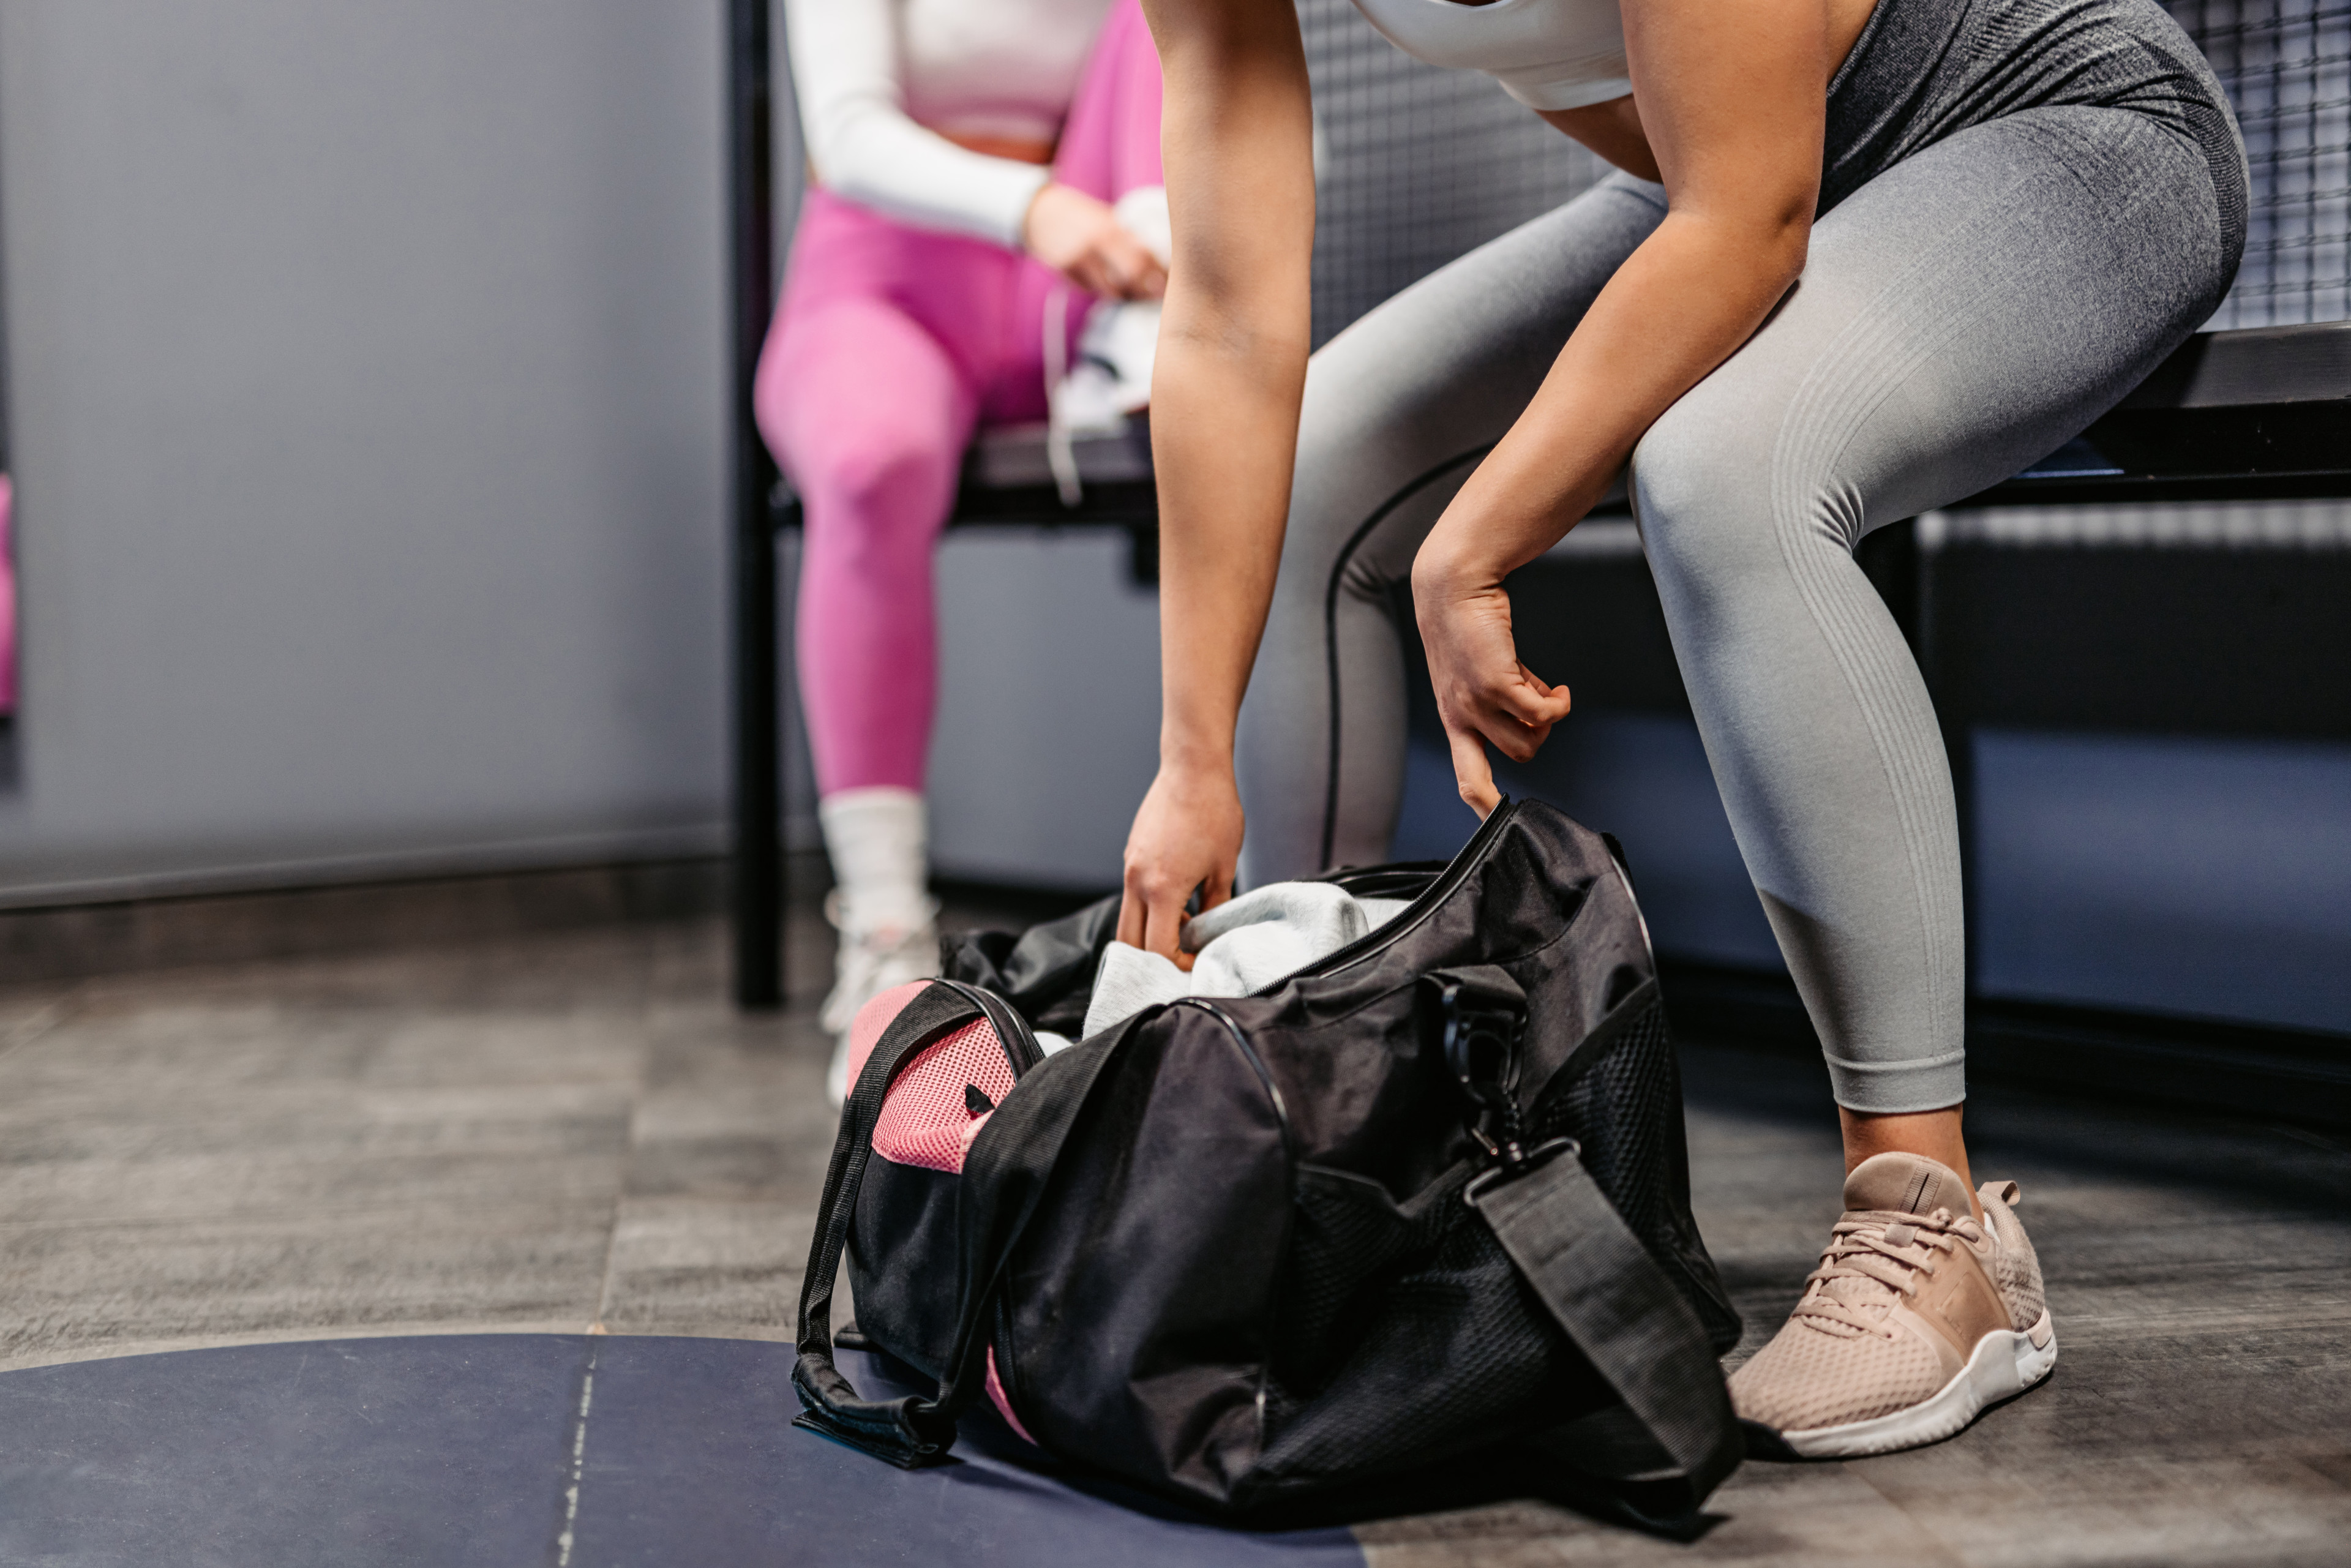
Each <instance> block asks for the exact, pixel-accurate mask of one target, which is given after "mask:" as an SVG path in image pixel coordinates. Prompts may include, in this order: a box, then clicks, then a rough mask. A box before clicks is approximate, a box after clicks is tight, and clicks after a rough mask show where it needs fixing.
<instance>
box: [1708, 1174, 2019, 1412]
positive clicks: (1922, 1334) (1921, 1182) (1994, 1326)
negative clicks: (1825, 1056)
mask: <svg viewBox="0 0 2351 1568" xmlns="http://www.w3.org/2000/svg"><path fill="white" fill-rule="evenodd" d="M1977 1197H1978V1198H1979V1200H1980V1202H1981V1203H1982V1205H1983V1211H1984V1218H1985V1220H1987V1221H1988V1222H1989V1226H1988V1227H1987V1226H1986V1225H1984V1224H1979V1223H1978V1222H1977V1221H1976V1219H1975V1218H1974V1217H1973V1216H1972V1215H1971V1214H1970V1212H1969V1207H1968V1199H1967V1187H1966V1186H1965V1185H1964V1184H1963V1183H1962V1182H1961V1181H1960V1180H1959V1176H1958V1175H1957V1174H1956V1173H1955V1172H1953V1171H1951V1170H1950V1169H1949V1168H1948V1167H1946V1166H1940V1165H1938V1164H1937V1163H1936V1162H1934V1161H1933V1160H1929V1159H1925V1158H1922V1157H1920V1156H1919V1155H1874V1156H1872V1157H1871V1158H1869V1159H1866V1160H1864V1161H1863V1162H1862V1163H1861V1164H1860V1165H1859V1166H1856V1167H1855V1170H1854V1172H1853V1174H1852V1175H1851V1176H1847V1177H1845V1180H1844V1206H1845V1215H1844V1218H1842V1219H1840V1220H1838V1221H1837V1225H1836V1230H1835V1233H1834V1236H1833V1237H1832V1238H1831V1239H1830V1241H1829V1246H1828V1249H1827V1250H1826V1251H1824V1252H1823V1253H1822V1254H1821V1266H1820V1267H1819V1268H1817V1269H1815V1270H1813V1274H1812V1278H1811V1279H1810V1280H1808V1281H1805V1285H1804V1294H1803V1297H1802V1299H1801V1300H1800V1301H1797V1303H1796V1310H1795V1312H1794V1313H1793V1314H1792V1315H1791V1316H1790V1317H1789V1319H1788V1322H1787V1324H1786V1326H1784V1327H1782V1329H1781V1330H1780V1332H1779V1333H1778V1334H1776V1335H1775V1336H1773V1338H1772V1340H1771V1343H1769V1344H1767V1345H1765V1346H1764V1347H1763V1348H1762V1350H1761V1351H1760V1352H1758V1353H1757V1354H1756V1355H1755V1358H1754V1359H1753V1360H1752V1361H1750V1362H1749V1363H1748V1364H1746V1365H1744V1366H1742V1367H1740V1369H1739V1370H1738V1371H1737V1372H1735V1373H1733V1374H1732V1375H1731V1378H1730V1401H1731V1404H1732V1406H1733V1407H1734V1408H1736V1409H1737V1411H1738V1413H1739V1416H1740V1420H1742V1421H1743V1422H1745V1423H1747V1424H1748V1429H1749V1436H1750V1452H1753V1453H1755V1454H1756V1455H1758V1456H1759V1457H1765V1458H1789V1457H1791V1456H1792V1455H1793V1456H1800V1457H1802V1458H1855V1457H1856V1456H1859V1455H1863V1454H1884V1453H1889V1452H1891V1451H1893V1450H1894V1449H1896V1448H1917V1447H1918V1446H1919V1445H1921V1444H1924V1443H1936V1442H1940V1441H1941V1440H1942V1439H1943V1438H1945V1437H1950V1436H1951V1435H1952V1434H1953V1433H1956V1432H1958V1431H1959V1430H1960V1429H1961V1428H1962V1427H1966V1426H1967V1425H1968V1423H1969V1422H1970V1421H1973V1420H1974V1419H1975V1418H1976V1417H1977V1416H1979V1415H1981V1414H1982V1413H1983V1412H1984V1411H1985V1410H1986V1409H1988V1408H1989V1407H1991V1406H1994V1405H1997V1404H1999V1403H2000V1402H2001V1401H2002V1400H2004V1399H2012V1398H2014V1397H2015V1396H2018V1395H2020V1394H2022V1393H2023V1392H2024V1391H2025V1390H2026V1389H2028V1388H2030V1387H2032V1385H2034V1384H2036V1383H2039V1382H2040V1381H2041V1380H2042V1379H2043V1378H2044V1377H2046V1376H2048V1375H2049V1369H2050V1368H2051V1367H2052V1366H2053V1365H2055V1364H2056V1362H2057V1334H2056V1331H2055V1330H2054V1329H2053V1327H2052V1326H2051V1325H2050V1322H2049V1309H2048V1305H2047V1302H2046V1301H2045V1299H2044V1297H2043V1291H2042V1286H2041V1264H2040V1260H2038V1259H2036V1258H2035V1257H2034V1256H2033V1254H2032V1242H2030V1241H2028V1240H2027V1239H2025V1235H2024V1227H2023V1226H2022V1224H2021V1223H2019V1222H2018V1220H2017V1218H2016V1213H2015V1204H2016V1201H2017V1197H2018V1193H2017V1187H2016V1184H2015V1183H2014V1182H1986V1183H1985V1184H1984V1185H1983V1186H1982V1187H1981V1188H1980V1190H1979V1191H1978V1193H1977ZM1759 1428H1761V1430H1758V1429H1759Z"/></svg>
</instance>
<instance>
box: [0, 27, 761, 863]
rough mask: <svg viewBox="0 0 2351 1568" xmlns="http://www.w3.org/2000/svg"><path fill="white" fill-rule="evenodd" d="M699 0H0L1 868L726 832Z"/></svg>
mask: <svg viewBox="0 0 2351 1568" xmlns="http://www.w3.org/2000/svg"><path fill="white" fill-rule="evenodd" d="M722 9H723V8H722V6H721V5H719V4H718V0H374V3H373V4H370V5H318V4H315V3H313V0H201V3H199V0H9V3H8V4H7V5H5V7H0V202H5V206H0V238H5V274H0V276H5V288H6V311H7V319H8V323H9V327H10V340H11V341H10V350H11V352H10V356H9V358H10V361H11V362H10V364H9V366H8V371H9V375H10V379H11V385H10V388H9V392H10V395H9V397H8V399H7V402H8V406H9V408H10V411H11V413H12V415H13V419H14V426H15V428H14V432H13V434H14V441H13V447H14V454H13V455H14V459H15V464H16V479H17V486H18V488H17V495H18V497H19V500H18V518H19V525H18V526H19V538H20V541H21V542H20V547H19V560H20V564H21V566H22V569H23V573H22V575H23V585H24V628H25V636H26V647H25V655H24V674H25V692H24V702H23V712H22V718H21V721H20V728H19V733H18V735H17V737H16V739H17V741H18V772H17V778H16V782H15V784H14V786H13V788H9V789H5V790H0V900H7V901H14V902H25V901H27V900H32V899H41V898H53V897H57V896H62V895H77V894H90V893H98V892H105V891H110V890H121V889H124V888H130V887H158V886H169V885H195V884H214V885H216V884H219V883H234V882H235V881H238V880H241V879H242V880H259V881H292V880H301V879H305V878H311V877H319V876H329V875H348V874H353V873H371V872H377V871H384V870H396V869H423V868H426V867H437V866H448V865H464V866H474V865H494V864H515V863H528V862H533V861H567V860H568V861H580V860H593V859H599V858H606V857H611V856H616V855H631V854H650V853H664V852H676V851H679V850H685V849H703V850H706V849H715V848H716V847H717V846H718V845H719V843H720V842H721V835H720V831H719V821H720V816H721V812H722V808H723V801H724V765H725V744H724V733H723V728H722V722H721V721H722V715H723V711H724V706H723V705H724V691H725V688H724V679H723V676H724V665H723V658H722V653H723V637H724V630H725V626H724V614H723V612H724V605H725V603H726V599H725V593H724V579H723V561H724V555H723V548H722V547H723V544H724V539H725V504H724V503H725V495H724V485H725V473H726V429H725V403H724V400H725V389H726V344H725V340H724V331H725V317H724V308H723V289H724V270H723V267H724V263H723V255H722V250H721V241H722V235H723V228H724V224H723V213H722V209H721V183H720V179H721V172H722V163H721V148H722V141H721V114H722V106H721V101H720V88H721V82H722V77H721V61H722V45H721V40H720V19H721V16H722Z"/></svg>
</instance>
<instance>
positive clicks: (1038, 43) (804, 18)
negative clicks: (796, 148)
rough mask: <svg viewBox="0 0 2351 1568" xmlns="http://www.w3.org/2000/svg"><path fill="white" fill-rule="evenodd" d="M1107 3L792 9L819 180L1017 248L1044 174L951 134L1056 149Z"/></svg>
mask: <svg viewBox="0 0 2351 1568" xmlns="http://www.w3.org/2000/svg"><path fill="white" fill-rule="evenodd" d="M1108 9H1109V0H788V3H787V5H786V8H785V26H786V27H787V29H788V32H789V37H790V39H791V49H792V85H793V88H794V89H795V90H796V91H797V92H798V94H799V110H800V127H801V130H802V131H803V133H804V134H805V136H806V137H807V140H808V148H809V157H810V162H812V163H814V164H815V165H816V173H817V178H818V179H819V180H820V182H822V183H824V185H825V186H826V187H827V188H828V189H830V190H831V191H832V192H833V193H836V194H838V195H841V196H844V197H846V198H848V199H849V200H851V201H853V202H856V203H858V204H861V205H864V206H868V207H872V208H873V209H874V210H875V211H877V212H881V213H885V214H888V215H890V216H891V217H893V218H897V219H899V220H900V221H902V222H904V223H908V224H913V225H917V226H919V227H923V228H932V229H945V230H947V231H949V232H951V233H956V234H967V235H977V236H978V237H980V238H982V239H989V240H994V241H995V242H996V243H997V244H998V245H1002V246H1009V247H1012V248H1016V249H1017V248H1019V245H1020V225H1021V222H1022V220H1023V219H1024V218H1026V217H1027V215H1028V213H1029V203H1030V202H1031V201H1033V200H1034V199H1035V198H1036V195H1037V193H1038V192H1039V191H1040V190H1041V189H1042V188H1043V187H1044V185H1045V183H1046V181H1047V179H1048V178H1049V175H1048V172H1047V171H1046V170H1045V169H1043V168H1042V167H1040V166H1039V165H1036V164H1031V163H1023V162H1019V161H1018V160H1015V159H1010V158H991V157H988V156H987V155H986V154H984V153H978V152H969V151H967V150H966V149H964V148H961V147H958V146H956V144H955V143H954V142H952V141H948V140H947V139H946V136H943V135H941V134H939V133H940V132H941V131H947V132H951V133H954V134H957V135H965V136H975V137H977V136H987V137H1001V138H1007V139H1014V140H1019V141H1035V142H1039V143H1050V142H1051V141H1054V139H1055V138H1056V137H1058V136H1059V135H1060V134H1061V120H1062V118H1063V117H1064V116H1065V115H1066V114H1067V113H1068V112H1069V108H1070V99H1071V98H1072V97H1073V96H1074V95H1075V94H1076V92H1077V87H1078V78H1079V75H1080V74H1081V72H1082V71H1083V70H1084V69H1085V64H1086V57H1087V54H1088V53H1089V51H1091V50H1092V47H1093V42H1094V35H1095V34H1097V33H1098V32H1100V31H1101V30H1102V16H1103V14H1104V13H1105V12H1106V11H1108Z"/></svg>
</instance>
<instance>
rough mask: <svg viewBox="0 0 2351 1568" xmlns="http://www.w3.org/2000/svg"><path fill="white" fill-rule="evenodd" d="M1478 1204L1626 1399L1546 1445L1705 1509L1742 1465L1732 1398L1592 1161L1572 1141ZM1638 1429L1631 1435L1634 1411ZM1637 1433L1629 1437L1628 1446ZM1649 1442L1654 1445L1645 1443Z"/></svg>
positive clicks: (1534, 1285) (1676, 1504)
mask: <svg viewBox="0 0 2351 1568" xmlns="http://www.w3.org/2000/svg"><path fill="white" fill-rule="evenodd" d="M1469 1201H1470V1204H1471V1205H1472V1207H1475V1208H1476V1209H1477V1210H1478V1212H1479V1214H1481V1215H1483V1216H1484V1217H1485V1219H1486V1223H1487V1224H1488V1225H1489V1226H1491V1227H1492V1228H1493V1231H1494V1235H1495V1236H1496V1237H1497V1238H1498V1239H1499V1240H1500V1241H1501V1243H1502V1249H1503V1250H1504V1251H1505V1252H1507V1253H1509V1254H1510V1261H1511V1262H1512V1263H1514V1264H1516V1265H1517V1266H1518V1270H1519V1273H1520V1276H1521V1277H1523V1278H1524V1279H1525V1281H1526V1282H1527V1284H1528V1286H1529V1287H1530V1288H1531V1289H1532V1290H1533V1291H1534V1293H1535V1294H1536V1296H1537V1297H1539V1298H1540V1299H1541V1301H1542V1304H1543V1306H1544V1308H1545V1309H1546V1310H1547V1311H1549V1312H1550V1313H1551V1315H1552V1319H1553V1320H1554V1321H1556V1322H1558V1324H1559V1326H1560V1327H1561V1328H1562V1329H1564V1330H1565V1331H1567V1336H1568V1337H1569V1338H1570V1339H1571V1340H1573V1341H1574V1342H1575V1346H1576V1348H1577V1349H1578V1350H1580V1351H1582V1352H1583V1354H1584V1357H1585V1359H1587V1360H1588V1361H1590V1362H1591V1363H1592V1364H1593V1368H1594V1369H1595V1370H1596V1371H1598V1372H1599V1374H1600V1375H1601V1376H1602V1377H1603V1378H1604V1379H1606V1380H1607V1383H1608V1385H1609V1386H1610V1387H1611V1388H1613V1389H1614V1390H1615V1391H1616V1394H1617V1396H1618V1397H1619V1398H1621V1399H1622V1400H1623V1401H1624V1404H1623V1406H1622V1407H1621V1409H1619V1408H1617V1407H1614V1406H1612V1407H1611V1408H1609V1409H1607V1410H1604V1411H1602V1412H1600V1413H1599V1415H1598V1416H1593V1417H1588V1418H1586V1420H1584V1421H1579V1422H1574V1423H1570V1424H1569V1425H1568V1426H1565V1427H1560V1428H1558V1429H1556V1430H1555V1431H1554V1432H1552V1434H1550V1435H1549V1436H1548V1437H1547V1438H1546V1440H1545V1446H1546V1447H1549V1448H1553V1449H1554V1450H1558V1451H1562V1452H1563V1454H1564V1455H1565V1456H1567V1457H1570V1458H1573V1460H1574V1461H1575V1462H1577V1463H1578V1464H1579V1465H1580V1466H1581V1467H1582V1468H1583V1469H1587V1470H1590V1471H1591V1472H1592V1473H1594V1474H1597V1475H1600V1476H1603V1477H1605V1478H1607V1479H1615V1480H1620V1481H1625V1482H1629V1483H1639V1484H1640V1485H1641V1487H1642V1490H1643V1493H1644V1495H1648V1496H1656V1497H1657V1498H1660V1499H1661V1500H1663V1502H1664V1504H1665V1507H1664V1508H1663V1509H1661V1510H1660V1511H1662V1512H1667V1513H1676V1514H1678V1513H1687V1512H1689V1511H1692V1510H1695V1509H1696V1508H1697V1507H1698V1504H1699V1503H1701V1502H1703V1501H1704V1500H1706V1497H1707V1494H1708V1493H1709V1492H1711V1491H1712V1490H1714V1489H1715V1488H1716V1487H1717V1486H1718V1485H1719V1484H1720V1483H1721V1482H1722V1480H1723V1479H1725V1478H1726V1477H1728V1476H1729V1474H1730V1472H1731V1471H1732V1470H1734V1469H1738V1468H1739V1460H1740V1454H1741V1450H1742V1448H1743V1443H1742V1440H1741V1438H1740V1430H1739V1424H1738V1422H1737V1420H1736V1419H1735V1418H1734V1417H1733V1416H1732V1415H1731V1409H1730V1393H1729V1388H1728V1387H1726V1386H1725V1385H1724V1383H1723V1379H1722V1369H1721V1367H1720V1366H1719V1364H1717V1362H1716V1361H1715V1358H1714V1352H1713V1350H1712V1349H1711V1348H1710V1347H1709V1346H1708V1343H1707V1338H1706V1332H1705V1330H1704V1329H1703V1328H1702V1327H1700V1326H1699V1323H1698V1314H1697V1313H1696V1312H1692V1311H1691V1310H1690V1307H1689V1303H1688V1302H1687V1301H1684V1300H1683V1299H1682V1295H1681V1292H1680V1291H1677V1290H1675V1289H1674V1287H1673V1284H1672V1282H1671V1281H1668V1280H1667V1278H1666V1275H1665V1271H1664V1270H1661V1269H1659V1268H1658V1267H1657V1264H1656V1260H1655V1259H1653V1258H1651V1257H1650V1256H1649V1251H1648V1249H1646V1247H1644V1246H1642V1245H1641V1242H1640V1239H1639V1238H1638V1237H1636V1236H1635V1235H1634V1234H1633V1232H1632V1229H1631V1228H1630V1227H1628V1226H1627V1225H1625V1221H1624V1219H1623V1218H1622V1217H1620V1216H1619V1215H1618V1214H1617V1212H1616V1208H1615V1206H1614V1205H1613V1204H1611V1203H1610V1202H1609V1201H1608V1196H1607V1195H1606V1194H1605V1193H1604V1192H1602V1191H1601V1190H1600V1188H1599V1186H1598V1185H1597V1184H1595V1183H1594V1182H1593V1179H1592V1176H1591V1173H1590V1172H1588V1171H1586V1170H1585V1169H1584V1168H1583V1160H1582V1159H1581V1158H1579V1157H1578V1151H1577V1150H1576V1149H1575V1148H1574V1146H1573V1145H1569V1146H1567V1147H1566V1148H1564V1149H1562V1150H1560V1151H1558V1152H1556V1153H1554V1154H1553V1155H1552V1157H1551V1158H1550V1159H1548V1160H1545V1161H1544V1162H1543V1163H1542V1164H1541V1165H1539V1166H1535V1168H1534V1169H1532V1170H1531V1171H1528V1172H1526V1173H1525V1174H1523V1175H1520V1176H1514V1177H1505V1178H1501V1179H1492V1180H1485V1179H1482V1178H1481V1183H1480V1184H1479V1185H1475V1186H1472V1188H1471V1190H1470V1193H1469ZM1627 1417H1629V1418H1630V1421H1631V1423H1632V1424H1633V1425H1634V1426H1635V1427H1637V1431H1634V1432H1628V1431H1626V1430H1625V1426H1626V1418H1627ZM1628 1439H1629V1441H1628ZM1644 1439H1646V1440H1644Z"/></svg>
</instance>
